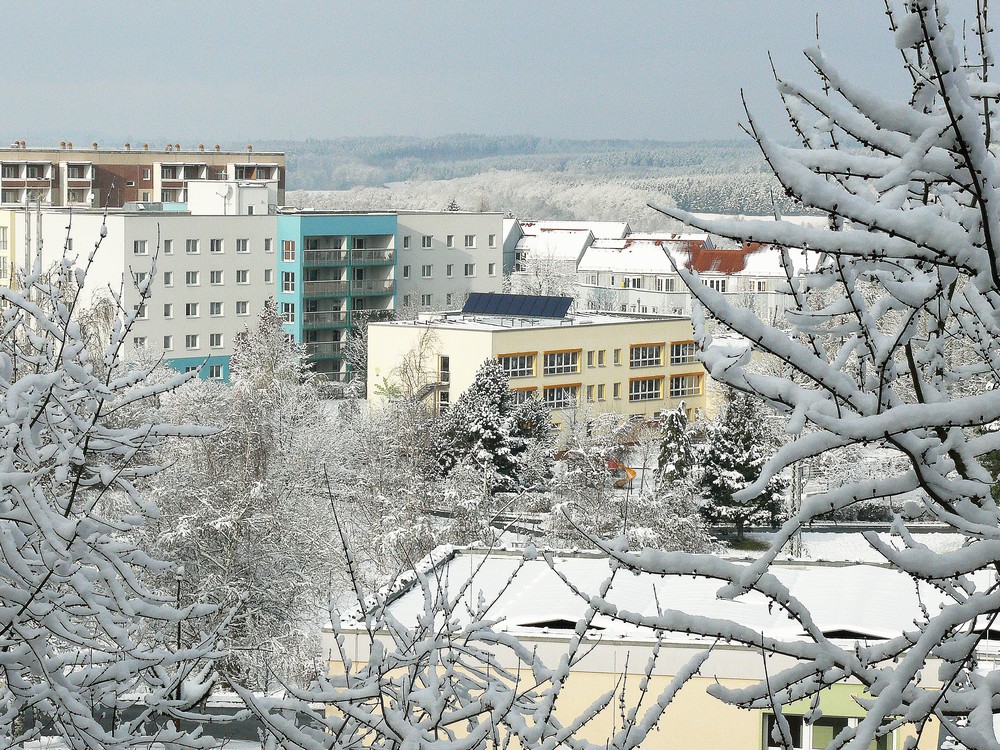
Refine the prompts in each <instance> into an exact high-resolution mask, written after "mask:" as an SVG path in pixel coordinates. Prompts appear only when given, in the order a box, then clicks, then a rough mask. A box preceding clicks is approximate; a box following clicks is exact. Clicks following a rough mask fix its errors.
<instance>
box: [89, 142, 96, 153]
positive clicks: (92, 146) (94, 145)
mask: <svg viewBox="0 0 1000 750" xmlns="http://www.w3.org/2000/svg"><path fill="white" fill-rule="evenodd" d="M90 147H91V148H92V149H94V151H97V141H94V142H93V143H91V144H90Z"/></svg>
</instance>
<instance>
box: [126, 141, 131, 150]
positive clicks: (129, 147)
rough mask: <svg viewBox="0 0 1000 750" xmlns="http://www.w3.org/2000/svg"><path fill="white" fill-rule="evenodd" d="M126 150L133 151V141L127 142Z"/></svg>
mask: <svg viewBox="0 0 1000 750" xmlns="http://www.w3.org/2000/svg"><path fill="white" fill-rule="evenodd" d="M125 150H126V151H131V150H132V144H131V143H126V144H125Z"/></svg>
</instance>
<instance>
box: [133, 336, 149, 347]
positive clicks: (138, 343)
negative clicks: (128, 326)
mask: <svg viewBox="0 0 1000 750" xmlns="http://www.w3.org/2000/svg"><path fill="white" fill-rule="evenodd" d="M145 345H146V337H145V336H133V337H132V346H134V347H135V348H136V349H141V348H142V347H144V346H145Z"/></svg>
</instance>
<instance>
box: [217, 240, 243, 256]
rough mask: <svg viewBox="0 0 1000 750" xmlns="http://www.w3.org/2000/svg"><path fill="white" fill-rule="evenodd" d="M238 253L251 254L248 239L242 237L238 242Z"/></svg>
mask: <svg viewBox="0 0 1000 750" xmlns="http://www.w3.org/2000/svg"><path fill="white" fill-rule="evenodd" d="M220 241H221V240H220ZM236 252H238V253H249V252H250V240H248V239H247V238H246V237H241V238H240V239H238V240H236Z"/></svg>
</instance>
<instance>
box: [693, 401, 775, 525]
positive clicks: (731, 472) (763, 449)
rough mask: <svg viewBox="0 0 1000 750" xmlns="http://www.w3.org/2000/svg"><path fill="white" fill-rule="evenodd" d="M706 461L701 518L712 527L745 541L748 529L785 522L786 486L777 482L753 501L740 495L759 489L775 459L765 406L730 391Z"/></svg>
mask: <svg viewBox="0 0 1000 750" xmlns="http://www.w3.org/2000/svg"><path fill="white" fill-rule="evenodd" d="M707 442H708V447H707V448H706V449H705V453H704V456H703V458H702V462H703V464H702V476H701V487H702V492H703V494H704V503H703V504H702V506H701V510H702V513H703V514H704V515H705V517H706V518H707V519H708V520H709V521H710V522H711V523H716V524H718V523H726V524H729V523H731V524H733V526H734V527H735V529H736V538H737V539H738V540H740V541H742V540H743V531H744V529H745V528H746V527H747V526H774V525H776V524H778V523H779V522H780V521H781V520H783V519H782V507H781V505H782V493H783V492H784V490H785V487H786V486H787V483H786V482H785V481H784V480H782V479H781V478H780V477H778V476H774V477H772V478H771V480H770V481H769V482H767V484H766V485H765V486H764V487H763V488H761V489H760V490H758V491H756V492H755V493H754V495H753V496H752V497H750V498H748V499H747V498H739V499H737V495H738V493H739V492H740V491H741V490H744V489H746V488H747V487H750V486H752V485H754V484H755V483H756V481H757V478H758V477H759V476H760V473H761V470H762V469H763V468H764V465H765V464H766V463H767V461H768V459H769V458H770V457H771V454H772V453H773V452H774V451H773V446H774V440H773V438H772V436H771V434H770V431H769V430H768V428H767V416H766V414H765V411H764V408H763V406H762V405H761V404H760V401H759V400H758V399H757V398H756V397H755V396H752V395H750V394H747V393H740V392H739V391H734V390H731V389H730V390H728V391H727V392H726V403H725V406H723V408H722V411H721V412H720V413H719V415H718V417H717V418H716V419H715V421H714V422H713V424H712V425H711V427H710V428H709V431H708V440H707Z"/></svg>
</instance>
